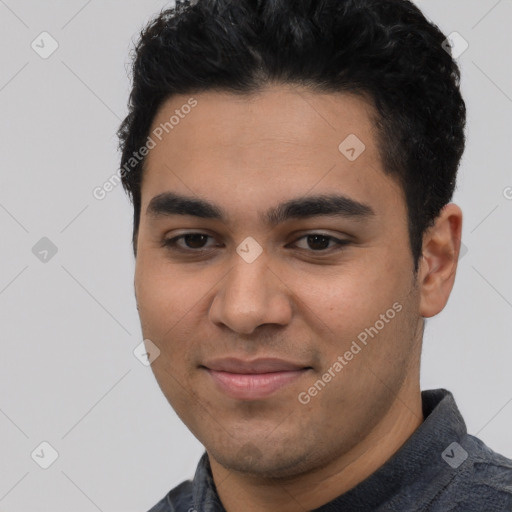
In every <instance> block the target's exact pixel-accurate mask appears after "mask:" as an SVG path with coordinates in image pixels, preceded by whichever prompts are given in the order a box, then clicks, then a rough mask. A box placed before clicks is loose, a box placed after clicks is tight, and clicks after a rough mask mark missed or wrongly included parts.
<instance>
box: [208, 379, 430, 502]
mask: <svg viewBox="0 0 512 512" xmlns="http://www.w3.org/2000/svg"><path fill="white" fill-rule="evenodd" d="M422 422H423V407H422V401H421V391H420V387H419V382H418V383H417V384H415V385H413V386H412V387H409V388H408V389H404V388H402V391H401V392H400V393H399V394H398V395H397V397H396V399H395V401H394V402H393V404H392V406H391V407H390V409H389V410H388V412H387V413H386V415H385V416H384V417H383V418H382V420H381V421H380V422H379V423H378V424H377V425H376V426H375V428H374V429H373V430H372V431H371V433H370V434H369V435H368V436H366V438H364V439H363V440H362V441H361V442H360V443H359V444H357V445H356V446H354V447H353V448H352V449H351V450H350V451H349V452H347V453H345V454H343V455H342V456H341V457H339V458H338V459H336V460H335V461H333V462H332V463H330V464H329V465H327V466H324V467H322V468H319V469H318V470H316V471H314V472H309V473H307V474H301V475H298V476H296V477H292V478H287V479H286V480H283V481H281V480H277V479H272V480H270V481H269V480H264V479H263V480H262V479H261V478H259V477H254V476H251V475H247V474H240V473H237V472H234V471H230V470H228V469H226V468H225V467H223V466H221V465H220V464H219V463H218V462H217V461H216V460H215V459H214V458H213V457H211V456H209V459H210V465H211V469H212V475H213V479H214V482H215V485H216V488H217V492H218V494H219V497H220V499H221V501H222V504H223V505H224V508H225V509H226V511H227V512H236V511H238V510H244V511H245V512H265V511H268V510H279V511H280V512H296V511H297V509H298V508H299V509H301V510H313V509H315V508H318V507H320V506H322V505H324V504H326V503H328V502H330V501H332V500H333V499H335V498H336V497H338V496H340V495H341V494H344V493H346V492H347V491H349V490H350V489H352V488H353V487H355V486H356V485H357V484H359V483H360V482H362V481H363V480H365V479H366V478H368V477H369V476H370V475H371V474H372V473H374V472H375V471H376V470H377V469H379V468H380V467H381V466H382V465H384V464H385V463H386V461H388V460H389V459H390V458H391V456H392V455H394V454H395V453H396V452H397V451H398V450H399V449H400V447H401V446H402V445H403V444H404V443H405V441H407V439H408V438H409V437H410V436H411V435H412V434H413V433H414V431H415V430H416V429H417V428H418V427H419V426H420V425H421V423H422Z"/></svg>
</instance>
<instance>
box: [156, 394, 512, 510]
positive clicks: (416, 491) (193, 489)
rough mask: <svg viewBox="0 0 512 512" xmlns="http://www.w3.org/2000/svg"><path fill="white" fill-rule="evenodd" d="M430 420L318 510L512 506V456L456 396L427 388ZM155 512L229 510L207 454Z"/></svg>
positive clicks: (425, 409) (425, 404) (425, 406)
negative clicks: (464, 412)
mask: <svg viewBox="0 0 512 512" xmlns="http://www.w3.org/2000/svg"><path fill="white" fill-rule="evenodd" d="M421 395H422V400H423V415H424V418H425V420H424V421H423V423H422V424H421V425H420V427H419V428H418V429H417V430H416V431H415V432H414V433H413V435H412V436H411V437H410V438H409V439H408V440H407V441H406V442H405V444H404V445H403V446H402V447H401V448H400V450H398V452H396V453H395V454H394V455H393V456H392V457H391V458H390V459H389V460H388V461H387V462H386V463H385V464H384V465H383V466H381V467H380V468H379V469H378V470H377V471H375V472H374V473H373V474H372V475H370V476H369V477H368V478H367V479H366V480H364V481H362V482H361V483H359V484H358V485H356V486H355V487H354V488H352V489H351V490H350V491H348V492H346V493H344V494H342V495H340V496H338V497H337V498H335V499H334V500H332V501H330V502H329V503H326V504H325V505H322V506H321V507H320V508H317V509H315V510H314V511H313V512H334V511H345V512H371V511H378V512H512V460H510V459H508V458H505V457H503V456H502V455H500V454H498V453H495V452H494V451H492V450H491V449H489V448H488V447H487V446H486V445H485V444H484V443H483V442H482V441H481V440H480V439H478V438H476V437H474V436H471V435H469V434H468V433H467V430H466V425H465V423H464V420H463V418H462V416H461V414H460V411H459V409H458V408H457V405H456V403H455V400H454V398H453V395H452V394H451V393H450V392H449V391H447V390H445V389H436V390H428V391H423V392H422V394H421ZM149 512H225V509H224V507H223V506H222V503H221V501H220V499H219V496H218V495H217V491H216V489H215V484H214V482H213V477H212V473H211V468H210V463H209V460H208V455H207V453H206V452H205V453H204V454H203V456H202V457H201V459H200V461H199V464H198V466H197V469H196V473H195V476H194V479H193V480H192V481H191V480H187V481H185V482H182V483H181V484H180V485H178V486H177V487H175V488H174V489H172V490H171V491H170V492H169V493H168V494H167V495H166V496H165V497H164V498H163V499H162V500H161V501H160V502H159V503H157V504H156V505H155V506H154V507H153V508H152V509H151V510H150V511H149Z"/></svg>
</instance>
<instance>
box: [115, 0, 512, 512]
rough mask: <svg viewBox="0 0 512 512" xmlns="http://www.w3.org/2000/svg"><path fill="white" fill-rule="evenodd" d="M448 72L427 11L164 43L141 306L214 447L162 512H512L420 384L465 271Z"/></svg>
mask: <svg viewBox="0 0 512 512" xmlns="http://www.w3.org/2000/svg"><path fill="white" fill-rule="evenodd" d="M448 52H449V46H447V45H446V36H445V35H443V34H442V33H441V32H440V30H439V29H438V28H437V27H436V26H435V25H433V24H432V23H430V22H428V21H427V20H426V19H425V17H424V16H423V15H422V14H421V12H420V11H419V10H418V8H417V7H415V6H414V5H413V4H412V3H410V2H409V1H406V0H297V1H291V0H236V1H227V0H199V1H198V2H196V3H195V4H194V5H190V4H189V3H183V4H178V5H177V7H176V9H170V10H167V11H164V12H162V13H161V14H160V15H159V16H158V17H156V18H155V19H154V20H152V22H150V23H149V24H148V26H147V27H146V28H145V30H144V31H143V32H142V34H141V38H140V41H139V43H138V44H137V47H136V58H135V62H134V67H133V90H132V93H131V97H130V112H129V115H128V116H127V118H126V119H125V121H124V122H123V124H122V126H121V127H120V130H119V136H120V139H121V148H122V151H123V154H122V162H121V176H122V179H123V185H124V187H125V189H126V190H127V191H128V193H129V194H130V197H131V199H132V202H133V206H134V231H133V248H134V255H135V257H136V270H135V294H136V298H137V303H138V309H139V315H140V320H141V326H142V331H143V335H144V338H145V343H146V348H147V350H148V354H149V358H150V360H151V361H152V368H153V372H154V374H155V377H156V379H157V381H158V383H159V385H160V388H161V389H162V392H163V393H164V395H165V396H166V398H167V399H168V401H169V403H170V404H171V406H172V407H173V408H174V409H175V411H176V413H177V414H178V415H179V417H180V418H181V419H182V421H183V422H184V423H185V424H186V425H187V427H188V428H189V429H190V431H191V432H192V433H193V434H194V435H195V436H196V437H197V439H198V440H199V441H200V442H201V443H202V444H203V445H204V447H205V449H206V451H205V454H204V455H203V457H202V458H201V460H200V462H199V465H198V467H197V471H196V474H195V477H194V480H193V481H186V482H183V483H182V484H181V485H179V486H178V487H176V488H175V489H173V490H172V491H171V492H170V493H169V494H168V495H167V496H165V497H164V498H163V499H161V501H160V502H159V503H158V504H157V505H156V506H155V507H153V508H152V509H151V510H152V511H153V512H164V511H177V512H181V511H201V512H203V511H204V512H213V511H223V510H225V511H227V512H238V511H243V512H262V511H280V512H292V511H294V512H295V511H309V510H317V511H322V512H327V511H334V510H336V511H337V510H340V511H341V510H347V511H349V510H350V511H373V510H379V511H420V510H421V511H430V512H433V511H460V512H462V511H464V512H471V511H479V512H481V511H485V512H491V511H511V510H512V461H511V460H509V459H507V458H505V457H503V456H501V455H499V454H497V453H495V452H493V451H491V450H490V449H489V448H487V447H486V446H485V445H484V444H483V443H482V442H481V441H480V440H478V439H477V438H475V437H472V436H470V435H468V434H467V431H466V427H465V424H464V421H463V419H462V417H461V416H460V413H459V411H458V409H457V406H456V404H455V402H454V398H453V396H452V395H451V393H449V392H448V391H446V390H443V389H439V390H429V391H423V392H421V390H420V384H419V368H420V353H421V344H422V337H423V328H424V321H425V320H424V319H425V318H430V317H433V316H435V315H436V314H438V313H439V312H440V311H442V310H443V308H444V307H445V305H446V303H447V301H448V298H449V295H450V292H451V290H452V287H453V284H454V280H455V274H456V268H457V260H458V255H459V250H460V237H461V226H462V212H461V210H460V208H459V207H458V206H457V205H455V204H453V203H450V202H449V201H450V199H451V197H452V194H453V191H454V187H455V181H456V173H457V169H458V166H459V162H460V158H461V156H462V153H463V150H464V143H465V137H464V127H465V121H466V110H465V104H464V101H463V99H462V98H461V95H460V91H459V80H460V72H459V69H458V67H457V64H456V63H455V62H454V60H453V58H452V56H451V55H450V54H449V53H448Z"/></svg>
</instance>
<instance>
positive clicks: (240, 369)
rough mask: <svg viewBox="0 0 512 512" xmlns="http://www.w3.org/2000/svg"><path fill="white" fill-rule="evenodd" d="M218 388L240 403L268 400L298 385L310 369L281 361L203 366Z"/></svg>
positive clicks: (233, 361)
mask: <svg viewBox="0 0 512 512" xmlns="http://www.w3.org/2000/svg"><path fill="white" fill-rule="evenodd" d="M202 368H203V369H205V370H206V372H207V373H208V374H209V375H210V377H211V379H212V381H213V382H214V385H215V386H216V388H217V389H218V390H219V391H221V392H222V393H224V394H226V395H227V396H229V397H231V398H235V399H238V400H258V399H262V398H266V397H268V396H270V395H272V394H274V393H276V392H277V391H279V390H282V389H283V388H285V387H286V386H288V385H290V384H291V383H293V382H295V381H297V380H298V379H300V377H302V376H303V375H304V374H305V373H306V372H308V371H309V370H312V367H311V366H305V365H301V364H299V363H293V362H290V361H285V360H282V359H271V358H266V359H255V360H252V361H244V360H241V359H235V358H225V359H216V360H213V361H211V362H208V363H206V364H205V365H202Z"/></svg>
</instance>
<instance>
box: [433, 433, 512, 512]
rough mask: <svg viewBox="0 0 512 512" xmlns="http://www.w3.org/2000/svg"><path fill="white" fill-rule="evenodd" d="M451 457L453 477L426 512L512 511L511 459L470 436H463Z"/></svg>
mask: <svg viewBox="0 0 512 512" xmlns="http://www.w3.org/2000/svg"><path fill="white" fill-rule="evenodd" d="M446 455H447V454H446V453H445V454H444V457H446ZM448 455H449V456H451V455H454V457H452V460H453V461H454V462H452V464H450V466H451V467H450V468H449V469H450V471H452V473H453V476H452V478H451V480H450V483H449V485H447V486H446V487H445V488H444V489H443V490H442V491H441V492H440V493H439V494H438V495H437V497H436V499H434V500H433V501H432V502H431V504H430V506H429V507H428V508H427V509H426V510H428V512H441V511H442V512H480V511H482V510H485V511H486V512H511V511H512V460H511V459H508V458H507V457H504V456H503V455H500V454H499V453H496V452H495V451H493V450H491V449H490V448H489V447H488V446H487V445H486V444H485V443H484V442H483V441H481V440H480V439H478V438H477V437H474V436H471V435H466V436H464V438H463V439H462V440H461V443H460V444H456V445H455V446H454V450H450V451H449V452H448ZM444 457H443V458H444ZM445 460H446V461H448V460H449V459H447V458H445ZM448 464H449V462H448Z"/></svg>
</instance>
